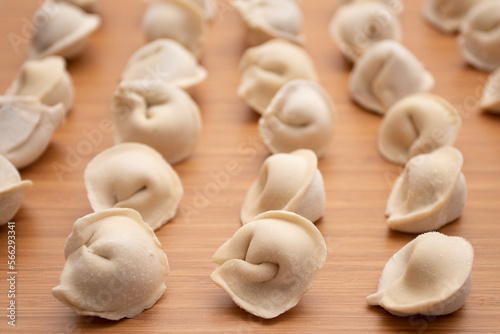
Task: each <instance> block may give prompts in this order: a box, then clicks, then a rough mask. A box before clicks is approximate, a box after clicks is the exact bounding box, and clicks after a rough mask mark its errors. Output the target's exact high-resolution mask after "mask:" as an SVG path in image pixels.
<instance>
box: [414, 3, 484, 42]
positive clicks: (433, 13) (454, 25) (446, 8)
mask: <svg viewBox="0 0 500 334" xmlns="http://www.w3.org/2000/svg"><path fill="white" fill-rule="evenodd" d="M481 1H483V0H427V2H426V3H425V5H424V10H423V13H424V17H425V19H426V20H427V22H429V23H430V24H432V25H433V26H434V27H436V28H437V29H439V30H441V31H442V32H445V33H448V34H451V33H455V32H457V31H458V28H459V26H460V23H461V22H462V20H463V19H464V17H465V16H466V15H467V13H468V12H469V10H470V9H471V8H472V7H474V6H475V5H477V4H478V3H479V2H481Z"/></svg>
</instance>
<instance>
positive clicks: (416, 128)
mask: <svg viewBox="0 0 500 334" xmlns="http://www.w3.org/2000/svg"><path fill="white" fill-rule="evenodd" d="M461 126H462V119H461V118H460V115H459V114H458V111H457V110H456V109H455V108H453V106H452V105H451V104H450V103H448V102H447V101H446V100H444V99H443V98H441V97H439V96H437V95H432V94H428V93H420V94H414V95H411V96H408V97H406V98H404V99H402V100H401V101H398V102H397V103H396V104H395V105H394V106H392V108H391V109H389V111H388V112H387V114H386V115H385V117H384V119H383V120H382V124H381V126H380V130H379V134H378V149H379V151H380V153H381V154H382V155H383V156H384V157H385V158H386V159H387V160H389V161H391V162H394V163H397V164H400V165H404V164H406V162H407V161H408V160H409V159H410V158H412V157H414V156H416V155H418V154H423V153H430V152H432V151H434V150H435V149H437V148H439V147H442V146H446V145H453V143H454V142H455V139H456V138H457V136H458V132H459V131H460V128H461Z"/></svg>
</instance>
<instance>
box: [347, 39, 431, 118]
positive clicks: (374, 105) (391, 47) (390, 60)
mask: <svg viewBox="0 0 500 334" xmlns="http://www.w3.org/2000/svg"><path fill="white" fill-rule="evenodd" d="M432 87H434V78H433V77H432V75H431V74H430V73H429V72H427V71H426V70H425V68H424V66H423V65H422V63H420V62H419V61H418V59H417V58H415V56H414V55H413V54H412V53H411V52H410V51H409V50H408V49H406V48H405V47H404V46H402V45H401V44H399V43H398V42H395V41H390V40H386V41H381V42H378V43H376V44H375V45H373V46H372V47H371V48H369V49H368V50H366V52H365V53H364V54H363V55H362V56H361V58H360V59H359V61H358V62H357V63H356V64H355V65H354V68H353V70H352V73H351V78H350V81H349V91H350V93H351V96H352V98H353V99H354V101H356V102H357V103H359V105H361V106H362V107H363V108H365V109H368V110H370V111H373V112H375V113H378V114H384V113H385V112H386V111H387V109H389V108H390V107H391V106H392V105H393V104H394V103H395V102H396V101H398V100H399V99H401V98H403V97H405V96H407V95H410V94H412V93H417V92H425V91H429V90H431V89H432Z"/></svg>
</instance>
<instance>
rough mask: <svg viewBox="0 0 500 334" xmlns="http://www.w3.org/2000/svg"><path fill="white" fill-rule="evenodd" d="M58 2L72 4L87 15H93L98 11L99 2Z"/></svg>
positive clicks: (83, 0)
mask: <svg viewBox="0 0 500 334" xmlns="http://www.w3.org/2000/svg"><path fill="white" fill-rule="evenodd" d="M56 1H57V2H66V3H69V4H72V5H73V6H77V7H80V8H81V9H83V10H84V11H86V12H87V13H93V12H95V11H96V8H97V6H98V3H99V0H56Z"/></svg>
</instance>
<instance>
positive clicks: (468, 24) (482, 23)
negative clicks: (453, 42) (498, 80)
mask: <svg viewBox="0 0 500 334" xmlns="http://www.w3.org/2000/svg"><path fill="white" fill-rule="evenodd" d="M458 44H459V46H460V50H461V51H462V55H463V56H464V58H465V60H467V62H468V63H470V64H471V65H472V66H474V67H476V68H478V69H480V70H484V71H489V72H491V71H494V70H496V69H497V68H498V67H500V47H499V45H500V1H482V2H481V3H479V4H477V5H476V6H474V7H473V8H472V9H471V10H470V11H469V13H468V14H467V16H466V17H465V19H464V20H463V21H462V24H461V26H460V36H459V37H458Z"/></svg>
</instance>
